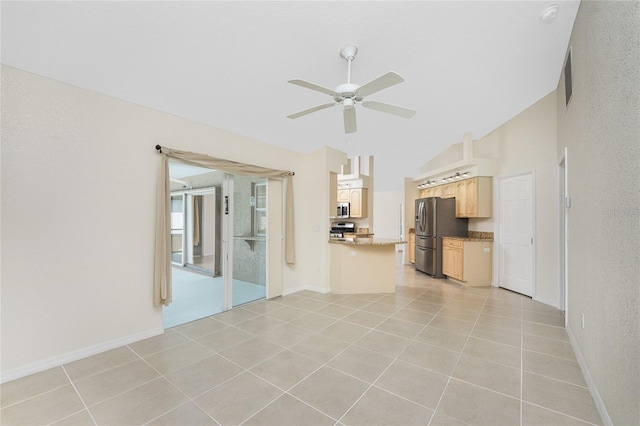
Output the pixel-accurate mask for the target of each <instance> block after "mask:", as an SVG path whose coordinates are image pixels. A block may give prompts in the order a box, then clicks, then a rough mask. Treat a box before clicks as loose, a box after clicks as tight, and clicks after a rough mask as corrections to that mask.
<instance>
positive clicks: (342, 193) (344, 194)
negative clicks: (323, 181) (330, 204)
mask: <svg viewBox="0 0 640 426" xmlns="http://www.w3.org/2000/svg"><path fill="white" fill-rule="evenodd" d="M338 202H339V203H348V202H349V190H348V189H338Z"/></svg>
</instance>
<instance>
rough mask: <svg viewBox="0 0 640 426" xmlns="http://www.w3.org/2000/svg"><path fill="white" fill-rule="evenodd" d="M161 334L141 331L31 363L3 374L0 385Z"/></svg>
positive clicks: (157, 330) (157, 329)
mask: <svg viewBox="0 0 640 426" xmlns="http://www.w3.org/2000/svg"><path fill="white" fill-rule="evenodd" d="M163 333H164V328H162V327H158V328H152V329H150V330H146V331H141V332H140V333H135V334H131V335H129V336H124V337H121V338H118V339H114V340H110V341H108V342H103V343H98V344H97V345H93V346H88V347H86V348H82V349H78V350H77V351H73V352H68V353H66V354H62V355H57V356H54V357H51V358H47V359H43V360H41V361H37V362H33V363H31V364H27V365H25V366H22V367H18V368H14V369H13V370H9V371H6V372H4V373H3V374H2V377H0V383H5V382H9V381H11V380H16V379H20V378H22V377H26V376H29V375H31V374H35V373H39V372H41V371H44V370H48V369H50V368H53V367H58V366H60V365H63V364H67V363H70V362H73V361H77V360H79V359H82V358H86V357H89V356H92V355H96V354H99V353H102V352H105V351H108V350H111V349H115V348H119V347H120V346H124V345H128V344H129V343H134V342H137V341H139V340H144V339H148V338H150V337H155V336H159V335H160V334H163Z"/></svg>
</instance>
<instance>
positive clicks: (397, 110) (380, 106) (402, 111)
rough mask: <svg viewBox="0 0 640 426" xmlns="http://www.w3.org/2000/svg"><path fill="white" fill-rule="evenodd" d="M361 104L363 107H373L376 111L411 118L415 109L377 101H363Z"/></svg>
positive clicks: (414, 113)
mask: <svg viewBox="0 0 640 426" xmlns="http://www.w3.org/2000/svg"><path fill="white" fill-rule="evenodd" d="M362 106H363V107H365V108H370V109H375V110H376V111H381V112H387V113H389V114H394V115H398V116H400V117H404V118H411V117H413V116H414V115H416V111H415V110H413V109H409V108H405V107H401V106H397V105H391V104H386V103H384V102H378V101H363V102H362Z"/></svg>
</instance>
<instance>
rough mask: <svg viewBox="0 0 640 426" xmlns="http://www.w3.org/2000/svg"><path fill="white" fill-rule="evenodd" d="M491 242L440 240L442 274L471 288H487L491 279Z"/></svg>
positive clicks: (457, 239) (456, 239)
mask: <svg viewBox="0 0 640 426" xmlns="http://www.w3.org/2000/svg"><path fill="white" fill-rule="evenodd" d="M492 246H493V243H492V242H491V241H485V240H464V239H459V238H455V239H454V238H443V239H442V273H443V274H444V275H446V276H447V277H449V278H452V279H454V280H456V281H459V282H461V283H462V284H464V285H467V286H472V287H487V286H490V285H491V279H492V264H493V255H492Z"/></svg>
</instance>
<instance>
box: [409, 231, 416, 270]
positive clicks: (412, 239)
mask: <svg viewBox="0 0 640 426" xmlns="http://www.w3.org/2000/svg"><path fill="white" fill-rule="evenodd" d="M409 262H410V263H416V233H415V232H411V231H410V232H409Z"/></svg>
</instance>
